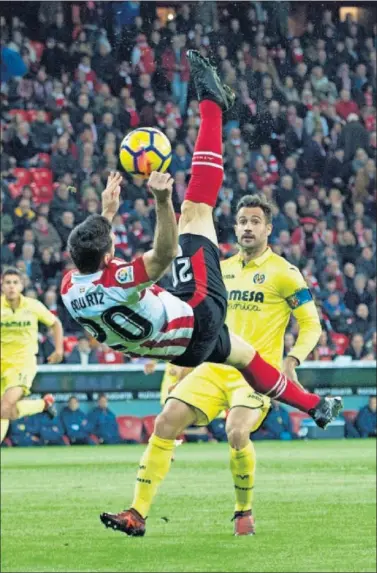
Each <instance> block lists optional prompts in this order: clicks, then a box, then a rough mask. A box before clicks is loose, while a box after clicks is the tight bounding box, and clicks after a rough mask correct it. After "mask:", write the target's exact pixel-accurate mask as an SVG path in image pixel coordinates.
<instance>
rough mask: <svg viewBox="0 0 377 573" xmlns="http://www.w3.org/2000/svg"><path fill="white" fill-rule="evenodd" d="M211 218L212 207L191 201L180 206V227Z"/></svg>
mask: <svg viewBox="0 0 377 573" xmlns="http://www.w3.org/2000/svg"><path fill="white" fill-rule="evenodd" d="M208 216H211V217H212V207H210V206H209V205H206V204H205V203H194V202H193V201H183V203H182V206H181V217H180V225H182V224H187V223H191V222H192V221H194V220H198V219H205V218H206V217H208Z"/></svg>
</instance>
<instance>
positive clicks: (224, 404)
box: [167, 363, 270, 432]
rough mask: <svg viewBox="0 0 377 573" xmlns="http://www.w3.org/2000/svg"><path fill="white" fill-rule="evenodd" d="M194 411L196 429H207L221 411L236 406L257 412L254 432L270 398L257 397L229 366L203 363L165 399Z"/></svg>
mask: <svg viewBox="0 0 377 573" xmlns="http://www.w3.org/2000/svg"><path fill="white" fill-rule="evenodd" d="M170 398H176V399H177V400H181V401H182V402H185V403H186V404H189V405H190V406H192V407H193V408H195V410H196V413H197V422H196V424H197V425H198V426H207V425H208V424H209V423H210V422H212V420H214V419H215V418H217V416H218V415H219V414H220V413H221V412H222V411H223V410H227V409H231V408H236V407H238V406H241V407H244V408H250V409H251V410H257V411H258V414H259V416H258V420H257V421H256V423H255V424H254V426H253V427H252V428H250V431H251V432H255V431H256V430H257V429H258V428H259V427H260V425H261V424H262V422H263V420H264V419H265V417H266V416H267V414H268V411H269V409H270V399H269V398H268V397H267V396H263V395H262V394H258V392H255V391H254V390H253V389H252V388H250V386H249V385H248V384H247V383H246V381H245V379H244V378H243V376H242V375H241V374H240V372H239V371H238V370H236V369H235V368H233V367H232V366H224V365H223V364H209V363H204V364H201V365H200V366H198V367H197V368H195V369H194V370H193V371H192V372H190V374H188V375H187V376H186V377H185V378H184V379H183V380H182V381H181V382H179V384H177V386H176V387H175V388H174V389H173V391H172V392H171V393H170V394H169V396H168V397H167V400H169V399H170Z"/></svg>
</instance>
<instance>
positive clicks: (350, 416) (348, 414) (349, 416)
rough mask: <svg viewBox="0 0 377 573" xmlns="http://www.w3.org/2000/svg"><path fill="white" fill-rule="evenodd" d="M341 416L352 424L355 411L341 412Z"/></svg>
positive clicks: (355, 414)
mask: <svg viewBox="0 0 377 573" xmlns="http://www.w3.org/2000/svg"><path fill="white" fill-rule="evenodd" d="M343 416H344V418H345V419H346V420H347V421H348V422H351V423H352V422H353V421H354V420H355V418H356V416H357V410H343Z"/></svg>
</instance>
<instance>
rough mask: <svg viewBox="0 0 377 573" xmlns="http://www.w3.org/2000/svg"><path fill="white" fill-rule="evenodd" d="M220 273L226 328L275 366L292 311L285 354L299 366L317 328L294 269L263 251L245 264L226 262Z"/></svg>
mask: <svg viewBox="0 0 377 573" xmlns="http://www.w3.org/2000/svg"><path fill="white" fill-rule="evenodd" d="M221 270H222V275H223V279H224V282H225V286H226V289H227V291H228V312H227V318H226V324H227V325H228V327H229V329H230V330H231V331H233V332H234V333H235V334H237V335H238V336H240V337H241V338H243V339H244V340H245V341H246V342H249V343H250V344H252V345H253V346H254V347H255V349H256V350H257V351H258V352H259V353H260V354H261V356H262V357H263V358H264V359H265V360H266V361H267V362H270V363H271V364H273V365H274V366H276V367H277V368H280V367H281V363H282V358H283V350H284V333H285V330H286V327H287V325H288V322H289V319H290V315H291V313H292V312H293V314H294V316H295V317H296V318H297V321H298V323H299V327H300V332H299V336H298V339H297V341H296V344H295V346H294V348H293V349H292V350H291V352H290V353H289V355H290V356H294V357H295V358H297V360H298V361H299V362H301V361H302V360H305V358H306V357H307V356H308V354H309V353H310V352H311V350H312V349H313V348H314V346H315V345H316V343H317V341H318V338H319V335H320V333H321V326H320V320H319V317H318V312H317V309H316V306H315V304H314V301H313V298H312V295H311V292H310V290H309V288H308V285H307V284H306V282H305V280H304V278H303V276H302V274H301V273H300V271H299V270H298V268H297V267H295V266H294V265H292V264H291V263H289V262H288V261H287V260H286V259H283V257H280V256H279V255H276V254H275V253H274V252H273V251H272V250H271V249H270V248H267V250H266V251H265V252H264V253H263V254H262V255H261V256H260V257H258V258H257V259H254V260H252V261H250V262H249V263H247V264H244V263H243V260H242V257H241V255H240V254H237V255H235V256H233V257H231V258H229V259H226V260H225V261H222V263H221Z"/></svg>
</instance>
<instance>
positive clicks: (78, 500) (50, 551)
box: [1, 440, 376, 573]
mask: <svg viewBox="0 0 377 573" xmlns="http://www.w3.org/2000/svg"><path fill="white" fill-rule="evenodd" d="M375 447H376V442H375V440H365V441H364V440H355V441H352V440H349V441H345V440H343V441H330V440H324V441H309V442H293V443H289V442H276V443H274V442H259V443H257V444H256V449H257V460H258V462H257V480H256V487H255V505H254V510H255V515H256V520H257V535H256V536H254V537H233V536H232V525H233V524H232V523H231V522H230V519H231V517H232V512H233V486H232V480H231V475H230V472H229V470H228V448H227V445H226V444H202V445H183V446H182V447H181V448H178V450H177V452H176V461H175V462H174V463H173V465H172V469H171V472H170V474H169V475H168V477H167V479H166V481H165V482H164V484H163V485H162V487H161V489H160V491H159V495H158V496H157V499H156V502H155V505H154V506H153V509H152V511H151V513H150V516H149V518H148V521H147V526H148V528H147V534H146V536H145V537H144V538H129V537H127V536H125V535H123V534H121V533H118V532H114V531H113V530H110V529H108V530H107V529H105V528H104V527H103V526H102V524H101V523H100V521H99V518H98V515H99V513H100V512H101V511H103V510H110V511H112V510H116V511H118V510H121V509H123V508H125V507H127V506H128V504H129V502H130V499H131V496H132V491H133V482H134V477H135V472H136V466H137V462H138V459H139V457H140V454H141V452H142V449H143V447H142V446H114V447H71V448H64V447H63V448H41V449H38V448H35V449H17V448H13V449H9V450H7V449H2V451H1V457H2V468H1V485H2V487H1V502H2V510H1V511H2V514H1V518H2V520H1V525H2V544H1V545H2V546H1V571H3V572H8V571H17V572H29V571H30V572H42V571H51V572H52V571H61V572H63V571H64V572H67V573H68V572H84V571H92V572H95V571H101V572H110V571H114V572H115V571H122V572H128V571H134V572H149V571H150V572H152V571H153V572H163V571H177V572H180V571H192V572H194V571H199V572H206V571H222V572H232V571H244V572H245V571H248V572H254V571H255V572H260V573H261V572H267V571H268V572H285V571H287V572H288V571H289V572H316V571H328V572H331V571H338V572H345V573H347V572H353V571H376V549H375V547H376V533H375V527H376V524H375V518H376V481H375V480H376V475H375V474H376V468H375V461H376V460H375ZM164 517H166V518H168V520H169V521H166V520H164V519H163V518H164Z"/></svg>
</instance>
